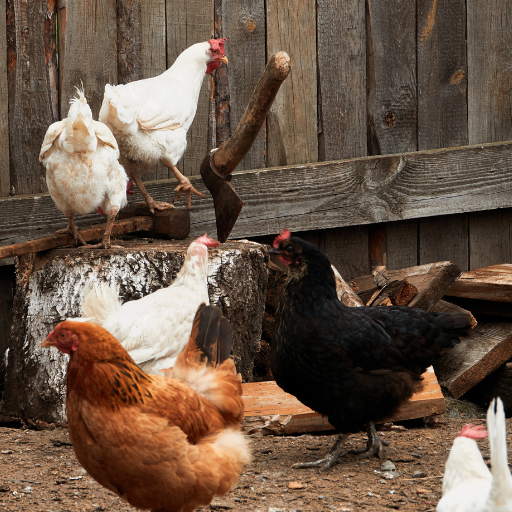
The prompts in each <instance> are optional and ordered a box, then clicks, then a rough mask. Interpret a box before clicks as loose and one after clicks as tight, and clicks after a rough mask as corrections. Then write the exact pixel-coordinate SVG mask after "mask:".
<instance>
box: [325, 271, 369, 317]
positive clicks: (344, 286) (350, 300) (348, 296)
mask: <svg viewBox="0 0 512 512" xmlns="http://www.w3.org/2000/svg"><path fill="white" fill-rule="evenodd" d="M331 268H332V271H333V272H334V279H335V280H336V293H337V294H338V299H339V300H341V302H343V304H345V306H348V307H349V308H356V307H359V306H364V302H363V301H362V300H361V298H360V297H359V295H357V293H356V292H355V291H354V290H353V289H352V287H351V286H349V284H348V283H347V282H346V281H345V279H343V277H341V274H340V273H339V272H338V270H337V269H336V267H335V266H334V265H331Z"/></svg>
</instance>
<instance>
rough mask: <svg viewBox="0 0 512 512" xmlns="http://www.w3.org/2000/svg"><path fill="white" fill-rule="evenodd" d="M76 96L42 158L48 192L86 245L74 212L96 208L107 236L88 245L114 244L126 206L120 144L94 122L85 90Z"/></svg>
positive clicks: (50, 132) (50, 130)
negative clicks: (117, 219) (112, 236)
mask: <svg viewBox="0 0 512 512" xmlns="http://www.w3.org/2000/svg"><path fill="white" fill-rule="evenodd" d="M77 91H78V98H73V99H72V100H71V107H70V109H69V113H68V117H67V118H66V119H63V120H62V121H57V122H56V123H53V124H52V125H51V126H50V127H49V128H48V131H47V132H46V135H45V137H44V141H43V145H42V146H41V152H40V154H39V161H40V162H42V164H43V165H44V166H45V168H46V183H47V185H48V191H49V192H50V196H51V197H52V199H53V202H54V203H55V205H56V206H57V208H58V209H59V210H60V211H61V212H62V213H64V214H65V215H66V216H67V218H68V226H67V228H66V229H63V230H60V231H57V233H66V232H69V233H71V235H73V237H74V239H75V244H77V243H78V241H80V243H82V244H83V245H87V244H86V242H85V241H84V239H83V238H82V237H81V236H80V233H79V232H78V228H77V227H76V225H75V223H74V217H75V214H77V213H81V214H86V213H92V212H94V211H95V210H97V209H100V210H101V211H104V212H105V213H106V215H107V228H106V229H105V232H104V234H103V240H102V242H101V243H100V244H98V245H90V246H89V247H91V248H94V247H104V248H105V249H108V248H109V247H111V243H110V233H111V231H112V224H113V223H114V219H115V217H116V215H117V212H118V211H119V210H120V209H121V208H122V207H123V206H125V205H126V203H127V199H126V187H127V183H128V177H127V176H126V172H125V171H124V169H123V167H122V166H121V165H120V164H119V161H118V158H119V148H118V147H117V142H116V139H115V138H114V136H113V135H112V132H111V131H110V129H109V128H108V127H107V126H105V125H104V124H103V123H100V122H98V121H94V120H93V118H92V112H91V109H90V107H89V105H88V104H87V100H86V99H85V94H84V91H83V90H80V89H77Z"/></svg>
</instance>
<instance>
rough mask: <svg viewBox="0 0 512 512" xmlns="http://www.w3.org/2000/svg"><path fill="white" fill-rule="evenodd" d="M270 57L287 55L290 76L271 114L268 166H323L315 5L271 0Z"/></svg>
mask: <svg viewBox="0 0 512 512" xmlns="http://www.w3.org/2000/svg"><path fill="white" fill-rule="evenodd" d="M266 9H267V13H266V14H267V55H273V54H274V53H276V52H278V51H281V50H283V51H285V52H287V53H288V55H289V56H290V59H291V66H292V70H291V72H290V76H289V77H288V79H287V80H285V82H284V83H283V85H282V86H281V88H280V89H279V92H278V93H277V96H276V98H275V100H274V103H273V105H272V107H271V108H270V111H269V113H268V115H267V148H268V165H270V166H274V165H290V164H297V163H305V162H316V161H318V123H317V74H316V10H315V0H302V1H300V2H295V1H293V0H267V2H266Z"/></svg>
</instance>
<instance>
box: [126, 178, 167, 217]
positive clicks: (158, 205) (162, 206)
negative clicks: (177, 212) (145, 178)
mask: <svg viewBox="0 0 512 512" xmlns="http://www.w3.org/2000/svg"><path fill="white" fill-rule="evenodd" d="M130 177H131V179H132V180H133V181H134V182H135V185H137V188H138V189H139V190H140V193H141V194H142V196H143V197H144V199H145V200H146V204H147V205H148V208H149V211H150V212H151V213H155V210H172V209H173V208H174V205H172V204H171V203H166V202H164V201H155V200H154V199H153V198H152V197H151V196H150V195H149V192H148V191H147V190H146V187H144V185H143V183H142V180H141V179H140V177H139V176H136V175H132V176H130Z"/></svg>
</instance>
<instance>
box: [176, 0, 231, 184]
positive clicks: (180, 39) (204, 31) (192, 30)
mask: <svg viewBox="0 0 512 512" xmlns="http://www.w3.org/2000/svg"><path fill="white" fill-rule="evenodd" d="M166 18H167V67H171V66H172V64H173V63H174V61H175V60H176V57H178V55H179V54H180V53H181V52H182V51H183V50H185V49H186V48H188V47H189V46H192V45H193V44H195V43H199V42H201V41H208V40H209V39H210V38H211V37H212V34H213V12H212V1H211V0H167V1H166ZM226 56H227V57H228V59H229V43H227V44H226ZM221 65H223V64H221ZM210 90H211V80H210V78H209V77H206V78H205V79H204V80H203V87H202V89H201V94H200V95H199V101H198V103H197V112H196V116H195V118H194V121H193V123H192V126H191V127H190V129H189V130H188V133H187V150H186V151H185V154H184V155H183V158H182V159H181V162H180V163H179V164H178V168H179V169H180V170H182V172H183V173H184V174H185V175H186V176H194V175H197V174H199V168H200V166H201V162H202V161H203V159H204V156H205V155H206V153H207V151H208V116H209V112H210V109H209V106H210Z"/></svg>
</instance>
